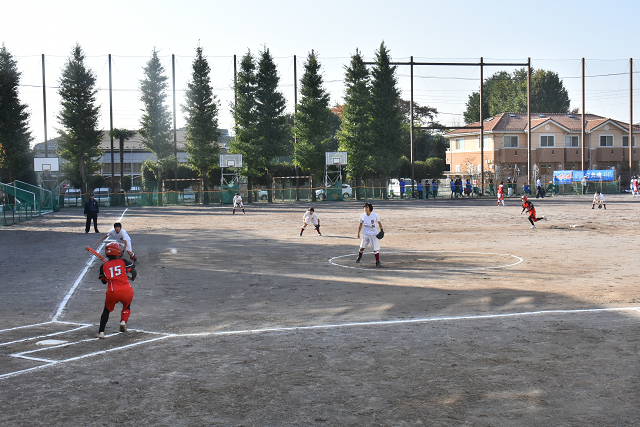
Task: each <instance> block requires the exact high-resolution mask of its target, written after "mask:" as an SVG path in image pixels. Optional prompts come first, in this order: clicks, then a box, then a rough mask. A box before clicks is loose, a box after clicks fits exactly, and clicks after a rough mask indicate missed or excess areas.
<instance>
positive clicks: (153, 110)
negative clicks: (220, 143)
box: [140, 48, 175, 201]
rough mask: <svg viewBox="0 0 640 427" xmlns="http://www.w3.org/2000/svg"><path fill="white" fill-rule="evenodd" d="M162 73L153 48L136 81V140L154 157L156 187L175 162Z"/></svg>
mask: <svg viewBox="0 0 640 427" xmlns="http://www.w3.org/2000/svg"><path fill="white" fill-rule="evenodd" d="M164 73H165V69H164V67H163V66H162V64H161V63H160V58H158V51H157V50H156V49H155V48H154V49H153V52H152V54H151V58H150V59H149V61H148V62H147V64H146V65H145V67H144V78H143V79H142V80H141V81H140V100H141V101H142V102H143V104H144V108H143V109H142V112H143V115H142V118H141V119H140V137H141V142H142V145H144V146H145V147H146V148H147V149H148V150H150V151H152V152H153V153H154V154H155V155H156V158H157V164H158V185H160V183H161V182H162V170H163V168H165V167H168V163H169V162H173V161H175V159H174V156H173V148H174V147H173V141H172V139H171V113H170V112H169V107H168V106H167V105H166V104H165V101H166V99H167V93H166V90H167V87H168V86H169V83H167V80H168V77H167V76H166V75H165V74H164ZM158 191H160V188H158ZM158 200H159V201H160V200H161V199H160V198H159V199H158Z"/></svg>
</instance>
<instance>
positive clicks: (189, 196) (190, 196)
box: [182, 188, 196, 203]
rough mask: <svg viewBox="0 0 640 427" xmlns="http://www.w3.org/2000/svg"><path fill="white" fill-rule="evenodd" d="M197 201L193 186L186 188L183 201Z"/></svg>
mask: <svg viewBox="0 0 640 427" xmlns="http://www.w3.org/2000/svg"><path fill="white" fill-rule="evenodd" d="M195 202H196V193H194V192H193V190H192V189H191V188H185V189H184V193H182V203H195Z"/></svg>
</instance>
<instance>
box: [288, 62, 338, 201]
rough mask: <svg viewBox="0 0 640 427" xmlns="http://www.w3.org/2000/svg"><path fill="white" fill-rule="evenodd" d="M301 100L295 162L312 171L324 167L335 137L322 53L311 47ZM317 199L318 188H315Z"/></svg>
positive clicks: (313, 195)
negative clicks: (326, 154) (321, 58)
mask: <svg viewBox="0 0 640 427" xmlns="http://www.w3.org/2000/svg"><path fill="white" fill-rule="evenodd" d="M300 94H301V95H302V96H301V98H300V103H299V104H298V112H297V113H296V129H295V131H296V135H297V136H298V142H297V144H296V146H295V147H294V157H293V160H294V163H295V164H296V165H297V166H300V167H301V168H302V169H308V170H309V171H310V172H311V175H312V176H313V175H318V174H319V173H320V172H321V171H323V170H324V163H325V152H326V151H327V149H328V146H329V141H330V140H331V114H332V113H331V110H330V109H329V94H328V93H327V91H326V90H325V88H324V87H323V79H322V74H321V73H320V63H319V62H318V55H317V54H316V53H315V52H314V51H313V50H311V52H309V55H308V57H307V62H306V63H305V64H304V74H303V75H302V79H301V85H300ZM311 195H312V199H313V200H314V201H315V192H311Z"/></svg>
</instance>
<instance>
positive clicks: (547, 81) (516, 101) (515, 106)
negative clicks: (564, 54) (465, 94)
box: [464, 68, 571, 123]
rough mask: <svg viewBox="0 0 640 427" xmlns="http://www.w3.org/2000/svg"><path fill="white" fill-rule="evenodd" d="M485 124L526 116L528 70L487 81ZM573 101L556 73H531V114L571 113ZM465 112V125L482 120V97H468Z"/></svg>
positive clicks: (484, 100) (478, 95) (519, 70)
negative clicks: (496, 118) (491, 119)
mask: <svg viewBox="0 0 640 427" xmlns="http://www.w3.org/2000/svg"><path fill="white" fill-rule="evenodd" d="M482 101H483V104H484V105H483V112H482V113H483V116H484V117H483V120H484V119H487V118H489V117H491V116H495V115H498V114H500V113H526V112H527V70H526V69H525V68H521V69H518V70H515V71H514V72H513V74H510V73H508V72H506V71H499V72H497V73H495V74H493V75H492V76H490V77H489V78H488V79H486V80H485V82H484V85H483V98H482ZM570 104H571V101H570V99H569V93H568V92H567V90H566V89H565V87H564V84H563V83H562V81H561V80H560V78H559V77H558V74H557V73H555V72H553V71H547V70H535V69H531V112H532V113H568V112H569V107H570ZM466 105H467V108H466V110H465V112H464V121H465V123H474V122H477V121H478V120H479V118H480V94H479V92H473V93H472V94H471V95H469V100H468V101H467V104H466Z"/></svg>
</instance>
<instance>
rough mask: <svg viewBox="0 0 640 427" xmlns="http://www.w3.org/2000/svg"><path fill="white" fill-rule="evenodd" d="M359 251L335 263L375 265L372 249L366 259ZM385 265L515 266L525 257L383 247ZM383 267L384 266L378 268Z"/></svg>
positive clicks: (396, 267)
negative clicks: (359, 254)
mask: <svg viewBox="0 0 640 427" xmlns="http://www.w3.org/2000/svg"><path fill="white" fill-rule="evenodd" d="M355 258H356V254H349V255H341V256H337V257H334V258H331V259H330V260H329V262H330V263H331V264H334V265H337V266H340V267H346V268H358V269H365V270H366V269H373V268H375V267H374V265H375V259H374V257H373V254H372V253H371V252H370V251H367V252H365V253H364V255H363V257H362V261H361V262H360V263H359V264H356V263H355ZM380 261H381V262H382V269H383V270H387V271H438V270H446V271H470V270H486V269H499V268H506V267H511V266H514V265H517V264H520V263H521V262H522V261H523V259H522V258H520V257H519V256H516V255H510V254H498V253H488V252H465V251H391V252H383V251H380ZM377 270H380V269H377Z"/></svg>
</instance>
